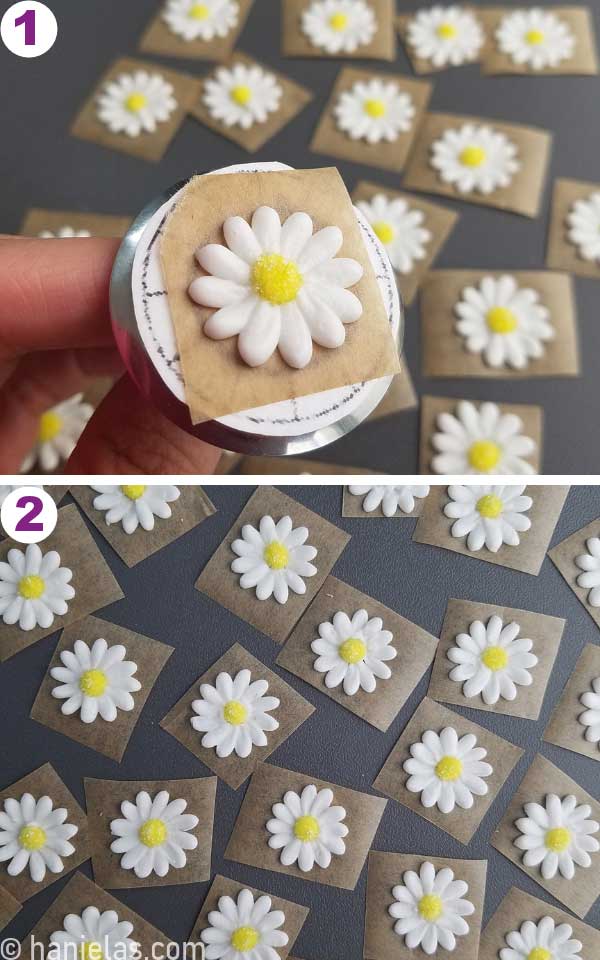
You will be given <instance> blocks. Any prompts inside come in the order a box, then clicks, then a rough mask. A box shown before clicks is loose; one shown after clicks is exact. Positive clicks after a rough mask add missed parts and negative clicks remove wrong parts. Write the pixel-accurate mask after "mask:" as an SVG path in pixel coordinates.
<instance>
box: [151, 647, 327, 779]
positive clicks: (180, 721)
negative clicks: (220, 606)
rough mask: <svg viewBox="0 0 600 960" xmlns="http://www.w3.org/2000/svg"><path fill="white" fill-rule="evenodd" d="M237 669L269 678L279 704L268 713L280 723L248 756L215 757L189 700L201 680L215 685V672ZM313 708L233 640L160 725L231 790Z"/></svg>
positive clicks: (197, 694) (254, 676) (197, 691)
mask: <svg viewBox="0 0 600 960" xmlns="http://www.w3.org/2000/svg"><path fill="white" fill-rule="evenodd" d="M240 670H250V673H251V674H252V682H254V681H255V680H266V681H267V682H268V684H269V690H268V695H269V696H270V697H277V698H278V700H279V701H280V705H279V707H278V708H277V709H276V710H273V711H272V712H271V714H270V715H271V716H272V717H274V718H275V719H276V720H277V721H278V722H279V727H278V729H277V730H272V731H270V732H268V733H267V740H268V743H267V746H266V747H257V746H253V747H252V752H251V753H250V755H249V756H248V757H245V758H244V757H238V756H237V755H236V754H235V753H232V754H231V756H229V757H218V756H217V752H216V750H214V749H209V748H208V747H203V746H202V742H201V741H202V734H201V733H198V732H197V731H196V730H194V728H193V727H192V725H191V723H190V720H191V718H192V717H194V716H195V713H194V711H193V710H192V702H193V701H194V700H197V699H198V698H199V697H200V685H201V684H203V683H210V684H212V685H213V686H214V684H215V681H216V679H217V677H218V675H219V674H220V673H222V672H223V671H225V672H226V673H229V674H230V675H231V676H232V677H235V675H236V674H237V673H238V672H239V671H240ZM314 710H315V708H314V707H313V705H312V704H311V703H309V702H308V700H305V699H304V697H302V696H300V694H299V693H297V692H296V691H295V690H294V689H293V687H290V685H289V684H288V683H286V682H285V680H283V679H282V678H281V677H279V676H278V675H277V674H276V673H274V672H273V671H272V670H269V668H268V667H266V666H265V665H264V663H261V662H260V660H257V659H256V657H253V656H252V654H251V653H248V651H247V650H245V649H244V647H242V646H241V645H240V644H239V643H234V645H233V646H232V647H230V648H229V650H227V652H226V653H224V654H223V656H222V657H221V658H220V659H219V660H217V662H216V663H213V665H212V667H209V669H208V670H206V671H205V672H204V673H203V674H202V676H200V677H198V679H197V680H195V681H194V683H193V684H192V686H191V687H190V689H189V690H188V691H187V693H184V695H183V697H182V698H181V700H179V701H178V702H177V703H176V704H175V706H174V707H172V708H171V710H170V711H169V713H168V714H167V715H166V717H164V718H163V719H162V720H161V723H160V725H161V727H162V728H163V730H166V731H167V733H170V734H171V736H173V737H175V739H176V740H179V742H180V743H182V744H183V746H184V747H187V749H188V750H189V751H190V752H191V753H193V754H194V756H195V757H198V759H199V760H201V761H202V763H204V764H206V766H207V767H209V768H210V769H211V770H212V771H213V773H216V774H217V776H218V777H220V778H221V780H224V781H225V783H227V784H229V786H230V787H231V788H232V789H233V790H237V789H238V787H241V785H242V784H243V782H244V780H246V779H247V778H248V777H249V776H250V774H251V773H253V771H254V770H255V769H256V766H257V764H258V763H260V762H261V760H266V759H267V757H270V756H271V754H272V753H273V752H274V751H275V750H277V748H278V747H280V746H281V744H282V743H285V741H286V740H287V738H288V737H291V735H292V734H293V733H294V731H295V730H297V729H298V727H299V726H301V724H303V723H304V721H305V720H308V718H309V717H310V716H311V714H313V713H314Z"/></svg>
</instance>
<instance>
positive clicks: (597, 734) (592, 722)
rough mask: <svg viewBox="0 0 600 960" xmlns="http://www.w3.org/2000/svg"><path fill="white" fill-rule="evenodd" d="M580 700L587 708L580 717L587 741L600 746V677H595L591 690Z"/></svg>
mask: <svg viewBox="0 0 600 960" xmlns="http://www.w3.org/2000/svg"><path fill="white" fill-rule="evenodd" d="M580 699H581V703H582V705H583V706H584V707H585V708H586V709H585V710H584V712H583V713H581V714H580V715H579V722H580V724H581V725H582V726H583V727H585V739H586V740H587V741H588V742H589V743H597V744H598V746H600V677H594V679H593V680H592V683H591V689H590V690H586V692H585V693H582V695H581V697H580Z"/></svg>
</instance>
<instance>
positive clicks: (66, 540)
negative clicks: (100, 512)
mask: <svg viewBox="0 0 600 960" xmlns="http://www.w3.org/2000/svg"><path fill="white" fill-rule="evenodd" d="M14 547H16V548H17V549H18V550H21V551H23V550H25V547H24V545H23V544H22V543H16V542H15V541H14V540H3V542H2V543H0V560H6V556H7V554H8V551H9V550H12V549H13V548H14ZM41 550H42V553H43V554H46V553H48V551H50V550H57V551H58V553H59V554H60V563H61V566H62V567H69V568H70V569H71V570H72V571H73V578H72V580H71V586H72V587H73V589H74V590H75V596H74V597H73V599H72V600H69V601H68V604H69V609H68V610H67V612H66V613H65V615H64V617H55V618H54V622H53V624H52V626H50V627H47V628H46V627H35V629H33V630H21V628H20V627H19V624H18V623H16V624H14V625H13V626H8V625H7V624H5V623H0V663H2V662H3V661H4V660H8V658H9V657H12V656H14V654H15V653H19V651H20V650H25V649H26V648H27V647H29V646H31V644H32V643H37V641H38V640H41V639H42V637H47V636H49V635H50V634H51V633H55V632H56V631H57V630H60V628H61V627H66V626H67V625H68V624H69V623H75V622H76V621H77V620H81V618H82V617H85V616H87V614H88V613H93V612H94V611H95V610H99V609H100V608H101V607H106V606H107V605H108V604H109V603H114V601H115V600H121V598H122V597H123V591H122V590H121V588H120V586H119V584H118V583H117V581H116V580H115V578H114V577H113V575H112V573H111V571H110V569H109V567H108V565H107V564H106V562H105V560H104V558H103V556H102V554H101V553H100V551H99V550H98V547H97V546H96V544H95V543H94V541H93V539H92V537H91V536H90V534H89V532H88V529H87V527H86V525H85V523H84V522H83V520H82V519H81V516H80V515H79V511H78V510H77V507H76V506H75V504H74V503H70V504H69V505H68V506H66V507H61V508H60V510H59V511H58V522H57V524H56V529H55V530H54V533H52V534H51V535H50V536H49V537H47V539H46V540H44V542H43V544H42V545H41Z"/></svg>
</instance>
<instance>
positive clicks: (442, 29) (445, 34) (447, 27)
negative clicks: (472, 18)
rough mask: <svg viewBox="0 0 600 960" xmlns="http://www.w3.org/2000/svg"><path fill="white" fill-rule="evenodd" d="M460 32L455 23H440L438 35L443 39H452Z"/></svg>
mask: <svg viewBox="0 0 600 960" xmlns="http://www.w3.org/2000/svg"><path fill="white" fill-rule="evenodd" d="M457 33H458V30H457V29H456V27H455V26H454V24H453V23H440V25H439V27H438V28H437V35H438V37H439V38H440V39H441V40H452V39H453V38H454V37H455V36H456V35H457Z"/></svg>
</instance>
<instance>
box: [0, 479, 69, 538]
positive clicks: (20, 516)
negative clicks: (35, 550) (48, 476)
mask: <svg viewBox="0 0 600 960" xmlns="http://www.w3.org/2000/svg"><path fill="white" fill-rule="evenodd" d="M57 519H58V511H57V509H56V504H55V502H54V500H53V499H52V497H51V496H50V494H49V493H48V491H47V490H44V488H43V487H32V486H23V487H15V489H14V490H11V491H10V493H7V494H6V496H5V497H4V500H3V502H2V507H1V508H0V523H1V524H2V527H3V528H4V532H5V533H6V535H7V537H11V538H12V539H13V540H16V541H17V543H40V542H41V541H42V540H45V539H46V537H49V536H50V534H51V533H52V532H53V530H54V528H55V527H56V521H57Z"/></svg>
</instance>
